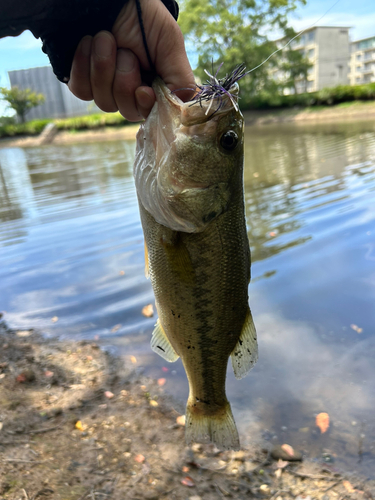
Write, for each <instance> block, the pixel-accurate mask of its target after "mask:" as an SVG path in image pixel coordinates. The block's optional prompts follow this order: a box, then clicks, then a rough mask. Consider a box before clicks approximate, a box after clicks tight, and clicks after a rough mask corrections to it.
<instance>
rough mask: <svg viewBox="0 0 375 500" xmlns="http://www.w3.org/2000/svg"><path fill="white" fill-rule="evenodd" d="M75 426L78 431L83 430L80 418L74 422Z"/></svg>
mask: <svg viewBox="0 0 375 500" xmlns="http://www.w3.org/2000/svg"><path fill="white" fill-rule="evenodd" d="M75 428H76V429H78V430H79V431H83V425H82V422H81V421H80V420H78V421H77V422H76V425H75Z"/></svg>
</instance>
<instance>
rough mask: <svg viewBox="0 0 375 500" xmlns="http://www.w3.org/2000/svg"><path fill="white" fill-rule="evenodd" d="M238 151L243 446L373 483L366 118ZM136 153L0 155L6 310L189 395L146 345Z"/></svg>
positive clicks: (67, 150)
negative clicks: (321, 421)
mask: <svg viewBox="0 0 375 500" xmlns="http://www.w3.org/2000/svg"><path fill="white" fill-rule="evenodd" d="M245 149H246V164H245V198H246V217H247V224H248V234H249V239H250V245H251V250H252V259H253V264H252V282H251V285H250V288H249V291H250V305H251V308H252V311H253V316H254V320H255V323H256V326H257V330H258V336H259V350H260V359H259V362H258V364H257V365H256V367H255V368H254V370H253V371H252V372H251V373H250V375H249V376H248V377H247V378H245V379H243V380H241V381H237V380H235V378H234V376H233V374H232V370H231V368H229V369H228V381H227V391H228V396H229V399H230V401H231V403H232V408H233V412H234V415H235V418H236V421H237V423H238V427H239V430H240V434H241V439H242V442H243V443H244V444H250V443H251V442H253V441H254V440H255V441H257V442H260V441H262V440H264V439H267V440H269V441H270V442H272V443H273V442H274V443H280V444H282V443H284V442H287V443H289V444H291V445H292V446H294V447H296V448H297V449H300V450H303V451H304V452H305V453H306V454H307V455H308V456H309V457H310V458H312V459H316V460H320V461H322V460H329V461H330V463H331V464H332V467H339V468H343V469H344V470H351V471H353V470H355V471H357V472H360V473H363V474H365V475H367V476H371V477H373V478H374V477H375V473H374V471H375V421H374V414H375V397H374V396H375V326H374V325H375V306H374V304H375V125H373V124H371V123H369V122H367V123H358V124H344V125H319V126H312V125H309V126H295V125H278V126H264V127H248V128H247V129H246V141H245ZM133 157H134V142H131V141H130V142H108V143H101V144H80V145H71V146H53V145H52V146H45V147H40V148H33V149H25V150H22V149H15V148H14V149H2V150H0V221H1V222H0V263H1V267H0V283H1V288H0V310H4V311H6V316H5V318H6V320H7V321H8V323H9V324H10V325H11V326H14V327H20V328H28V327H34V328H40V329H41V330H42V331H43V332H44V333H45V334H47V335H48V334H59V335H62V336H64V337H70V338H88V339H92V338H99V342H101V343H102V344H103V345H106V346H108V347H111V348H113V349H116V350H117V351H118V352H120V353H121V354H122V355H124V356H125V359H127V360H129V358H130V356H131V355H133V356H136V358H137V366H142V367H143V369H144V371H145V373H146V374H147V375H151V376H153V377H165V378H166V379H167V383H166V385H165V390H166V391H168V392H170V393H172V394H174V395H175V396H177V397H178V398H179V399H182V400H184V399H185V398H186V397H187V382H186V378H185V375H184V370H183V368H182V364H181V362H180V361H178V362H176V363H175V364H173V365H168V366H165V362H164V361H163V360H162V358H159V357H158V356H157V355H156V354H155V353H153V352H152V351H151V349H150V347H149V340H150V336H151V332H152V329H153V325H154V322H155V318H150V319H149V318H145V317H144V316H143V315H142V313H141V310H142V307H143V306H144V305H146V304H148V303H152V302H153V300H154V299H153V293H152V289H151V285H150V283H149V281H147V280H146V279H145V278H144V256H143V235H142V230H141V226H140V220H139V214H138V207H137V201H136V196H135V190H134V185H133V179H132V163H133ZM52 318H53V320H54V321H52ZM56 318H57V320H56ZM163 368H164V370H163ZM165 368H167V369H168V371H167V372H166V371H165ZM322 411H324V412H327V413H329V415H330V417H331V427H330V429H329V431H328V432H327V433H325V434H323V435H321V434H320V431H319V430H318V429H317V428H316V427H315V423H314V422H315V416H316V414H317V413H319V412H322Z"/></svg>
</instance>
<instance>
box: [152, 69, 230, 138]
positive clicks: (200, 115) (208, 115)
mask: <svg viewBox="0 0 375 500" xmlns="http://www.w3.org/2000/svg"><path fill="white" fill-rule="evenodd" d="M152 88H153V89H154V92H155V95H156V102H157V105H158V110H159V115H160V125H162V126H163V127H165V126H166V128H165V129H164V128H163V129H164V131H165V134H166V137H167V138H169V139H172V137H173V135H175V134H173V133H172V131H171V130H169V128H170V127H168V124H169V125H172V126H173V125H174V126H175V127H178V126H180V125H182V126H185V127H190V126H192V125H200V124H203V123H206V122H208V121H210V120H211V119H212V118H214V117H215V116H219V115H223V114H225V113H228V112H230V111H231V110H233V106H234V105H235V106H236V105H237V101H238V91H239V87H238V84H237V83H235V84H234V85H232V87H231V88H230V89H229V91H228V93H227V95H223V96H222V97H221V98H213V99H212V100H205V101H200V100H199V99H197V98H196V97H193V99H192V100H190V101H187V102H183V101H182V100H181V99H180V98H179V97H178V96H177V95H176V93H175V92H172V91H171V90H169V88H168V87H167V86H166V84H165V83H164V82H163V80H161V79H160V78H156V79H155V81H154V83H153V85H152ZM233 103H235V104H233ZM169 134H170V137H168V136H169Z"/></svg>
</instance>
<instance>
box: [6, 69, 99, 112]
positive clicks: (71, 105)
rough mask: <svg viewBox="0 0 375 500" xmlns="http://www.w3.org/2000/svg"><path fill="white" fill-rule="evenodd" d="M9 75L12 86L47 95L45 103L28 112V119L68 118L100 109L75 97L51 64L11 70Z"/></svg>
mask: <svg viewBox="0 0 375 500" xmlns="http://www.w3.org/2000/svg"><path fill="white" fill-rule="evenodd" d="M8 75H9V79H10V84H11V86H12V87H14V86H17V87H19V88H20V89H25V88H29V89H31V90H33V91H34V92H38V93H42V94H43V95H44V96H45V99H46V100H45V102H44V103H43V104H40V105H39V106H37V107H36V108H33V109H31V110H30V111H29V112H28V113H27V115H26V118H27V120H34V119H36V118H67V117H71V116H81V115H87V114H90V113H96V112H98V111H100V110H99V108H98V107H97V106H96V105H95V104H94V103H93V102H86V101H81V100H80V99H78V98H77V97H75V96H74V95H73V94H72V93H71V92H70V90H69V89H68V87H67V85H65V84H64V83H61V82H60V81H59V80H58V79H57V78H56V76H55V75H54V73H53V71H52V68H51V67H50V66H43V67H40V68H31V69H21V70H18V71H9V73H8Z"/></svg>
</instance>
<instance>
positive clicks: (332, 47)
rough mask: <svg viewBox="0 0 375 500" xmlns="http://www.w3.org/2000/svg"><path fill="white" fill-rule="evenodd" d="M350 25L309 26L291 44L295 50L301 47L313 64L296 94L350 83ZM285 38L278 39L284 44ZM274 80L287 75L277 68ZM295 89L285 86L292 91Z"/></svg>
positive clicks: (299, 82) (300, 81) (301, 51)
mask: <svg viewBox="0 0 375 500" xmlns="http://www.w3.org/2000/svg"><path fill="white" fill-rule="evenodd" d="M349 29H350V28H349V27H346V26H315V27H313V28H309V29H308V30H306V31H305V32H304V33H302V35H301V36H300V37H298V38H296V40H294V41H293V42H292V43H291V47H292V49H293V50H298V51H299V52H300V53H301V54H303V55H304V56H305V57H306V58H307V59H308V60H309V61H310V63H311V64H312V66H311V68H310V69H309V72H308V76H307V79H306V80H299V81H297V82H296V90H297V93H302V92H315V91H317V90H320V89H322V88H324V87H335V86H336V85H340V84H343V85H345V84H348V83H349V79H348V61H349ZM283 43H285V40H284V41H283V40H278V41H277V44H278V46H279V47H280V46H282V45H283ZM273 76H274V78H275V79H277V80H279V81H282V79H283V78H284V77H285V75H283V74H282V73H281V72H280V71H277V70H276V71H274V73H273ZM292 92H294V89H286V92H285V93H292Z"/></svg>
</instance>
